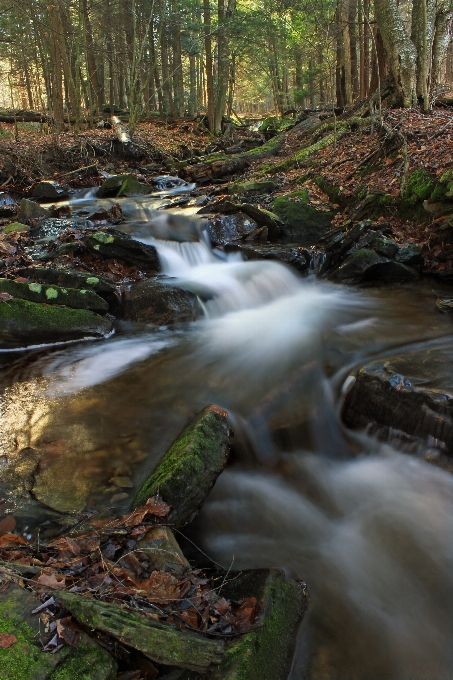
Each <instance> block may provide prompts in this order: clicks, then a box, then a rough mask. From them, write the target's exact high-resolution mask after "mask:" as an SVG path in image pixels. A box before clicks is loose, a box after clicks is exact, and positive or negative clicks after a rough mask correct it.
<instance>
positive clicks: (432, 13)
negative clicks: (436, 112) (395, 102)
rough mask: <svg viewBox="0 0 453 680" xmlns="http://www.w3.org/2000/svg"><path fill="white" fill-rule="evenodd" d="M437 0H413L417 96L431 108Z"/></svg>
mask: <svg viewBox="0 0 453 680" xmlns="http://www.w3.org/2000/svg"><path fill="white" fill-rule="evenodd" d="M436 4H437V3H436V0H412V26H411V40H412V42H413V43H414V45H415V49H416V50H417V74H416V76H417V90H416V92H417V97H418V98H419V99H420V101H422V100H423V102H424V104H423V106H424V108H425V110H426V111H428V109H429V87H430V82H429V81H430V76H431V63H432V49H433V41H434V28H435V24H436Z"/></svg>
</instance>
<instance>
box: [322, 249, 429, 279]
mask: <svg viewBox="0 0 453 680" xmlns="http://www.w3.org/2000/svg"><path fill="white" fill-rule="evenodd" d="M329 278H331V279H332V280H334V281H342V282H344V283H364V282H369V281H383V282H386V283H388V282H394V281H411V280H413V279H416V278H418V272H417V271H416V270H415V269H412V267H407V266H406V265H404V264H401V263H400V262H394V261H392V260H389V259H388V258H386V257H383V256H382V255H378V254H377V253H375V252H374V250H369V249H367V248H362V249H360V250H356V251H354V252H353V253H352V254H351V255H349V257H347V258H346V260H345V261H344V262H343V264H342V265H341V266H340V267H338V268H337V269H335V270H334V271H333V272H332V274H331V275H330V277H329Z"/></svg>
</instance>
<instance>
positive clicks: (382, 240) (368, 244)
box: [358, 234, 399, 258]
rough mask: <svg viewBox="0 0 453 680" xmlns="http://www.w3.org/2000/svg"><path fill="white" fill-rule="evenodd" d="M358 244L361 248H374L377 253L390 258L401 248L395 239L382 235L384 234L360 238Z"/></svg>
mask: <svg viewBox="0 0 453 680" xmlns="http://www.w3.org/2000/svg"><path fill="white" fill-rule="evenodd" d="M358 245H359V248H369V249H370V250H374V252H375V253H378V255H382V256H383V257H389V258H392V257H395V255H396V253H397V252H398V250H399V247H398V244H397V243H395V241H394V240H393V239H391V238H388V237H386V236H382V234H378V235H376V236H374V235H373V236H372V237H371V238H363V239H360V241H359V243H358Z"/></svg>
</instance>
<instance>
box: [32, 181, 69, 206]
mask: <svg viewBox="0 0 453 680" xmlns="http://www.w3.org/2000/svg"><path fill="white" fill-rule="evenodd" d="M31 195H32V196H33V198H38V199H41V200H47V201H63V200H64V199H65V198H67V197H68V192H67V191H66V189H65V188H64V187H62V186H61V185H60V184H58V183H57V182H53V181H44V182H38V183H37V184H35V186H34V187H33V190H32V192H31Z"/></svg>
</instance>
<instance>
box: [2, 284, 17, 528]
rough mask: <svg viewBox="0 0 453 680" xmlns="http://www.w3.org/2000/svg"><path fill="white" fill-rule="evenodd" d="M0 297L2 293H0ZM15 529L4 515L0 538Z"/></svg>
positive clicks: (11, 521) (10, 516) (14, 524)
mask: <svg viewBox="0 0 453 680" xmlns="http://www.w3.org/2000/svg"><path fill="white" fill-rule="evenodd" d="M0 295H2V293H0ZM15 528H16V520H15V519H14V517H13V516H12V515H6V517H4V518H3V519H2V520H0V536H3V535H4V534H10V533H11V532H12V531H14V529H15Z"/></svg>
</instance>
